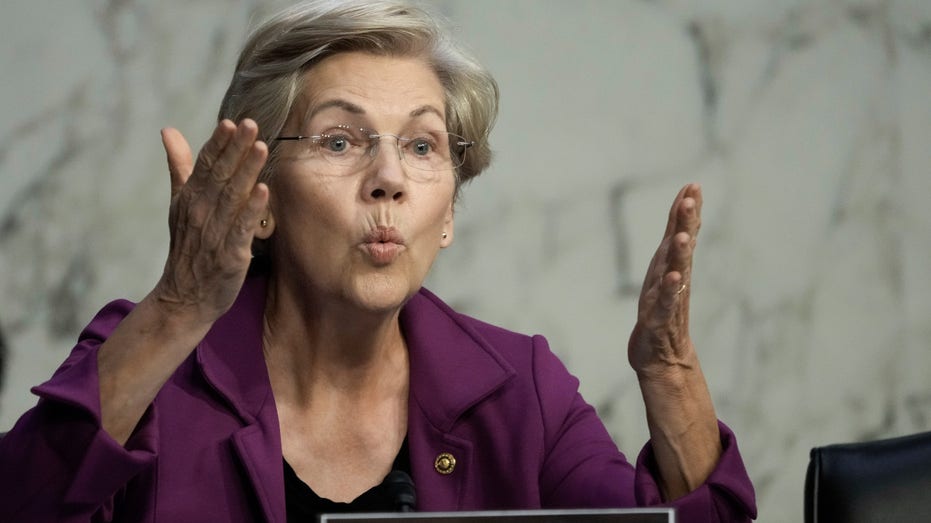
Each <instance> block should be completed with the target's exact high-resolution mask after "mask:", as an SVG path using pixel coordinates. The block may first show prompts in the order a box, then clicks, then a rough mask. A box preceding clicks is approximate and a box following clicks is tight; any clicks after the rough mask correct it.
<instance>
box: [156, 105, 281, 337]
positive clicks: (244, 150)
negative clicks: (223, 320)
mask: <svg viewBox="0 0 931 523" xmlns="http://www.w3.org/2000/svg"><path fill="white" fill-rule="evenodd" d="M257 136H258V126H257V125H256V123H255V122H254V121H252V120H249V119H246V120H243V121H242V122H241V123H240V124H239V125H238V126H237V125H235V124H233V122H231V121H229V120H223V121H222V122H220V123H219V124H218V125H217V127H216V129H215V130H214V132H213V136H211V137H210V139H209V140H208V141H207V143H206V144H205V145H204V147H203V148H202V149H201V151H200V153H199V154H198V155H197V163H194V162H193V161H192V157H191V148H190V146H189V145H188V143H187V141H186V140H185V139H184V136H182V135H181V133H180V132H178V131H177V130H175V129H171V128H168V129H164V130H163V131H162V143H163V144H164V146H165V152H166V153H167V155H168V170H169V173H170V174H171V206H170V208H169V215H168V226H169V229H170V233H171V244H170V248H169V254H168V261H167V262H166V263H165V270H164V272H163V274H162V277H161V279H160V280H159V282H158V284H157V285H156V287H155V289H154V291H153V294H152V295H153V297H155V299H156V302H157V303H158V304H159V305H160V306H161V307H162V308H163V309H164V310H166V311H168V312H169V313H182V314H183V315H184V316H185V317H186V318H188V320H190V321H201V322H206V323H212V322H213V321H215V320H216V319H217V318H219V317H220V316H221V315H222V314H223V313H225V312H226V311H227V310H228V309H229V308H230V307H231V306H232V304H233V301H234V300H235V299H236V296H237V295H238V294H239V290H240V288H241V287H242V283H243V281H244V280H245V276H246V271H247V270H248V268H249V263H250V261H251V258H252V252H251V246H252V239H253V237H254V236H255V233H256V231H257V228H258V227H259V220H260V219H261V216H262V215H263V213H265V209H266V206H267V205H268V194H269V193H268V187H267V186H266V185H265V184H263V183H256V180H257V178H258V175H259V173H260V172H261V170H262V167H263V166H264V165H265V161H266V159H267V157H268V147H267V146H266V145H265V143H263V142H261V141H257V139H256V138H257Z"/></svg>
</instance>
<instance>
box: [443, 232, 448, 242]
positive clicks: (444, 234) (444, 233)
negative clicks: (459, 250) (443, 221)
mask: <svg viewBox="0 0 931 523" xmlns="http://www.w3.org/2000/svg"><path fill="white" fill-rule="evenodd" d="M447 236H448V234H446V231H443V239H444V240H445V239H446V237H447Z"/></svg>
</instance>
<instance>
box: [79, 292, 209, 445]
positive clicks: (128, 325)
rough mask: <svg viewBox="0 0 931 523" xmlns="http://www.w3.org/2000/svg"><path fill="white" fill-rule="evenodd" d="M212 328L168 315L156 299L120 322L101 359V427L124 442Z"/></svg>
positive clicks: (191, 318)
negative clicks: (160, 391)
mask: <svg viewBox="0 0 931 523" xmlns="http://www.w3.org/2000/svg"><path fill="white" fill-rule="evenodd" d="M211 324H212V322H209V321H198V320H197V319H195V318H194V317H193V316H190V317H185V315H183V314H179V313H174V314H170V313H168V312H167V311H166V310H165V309H164V308H163V307H161V306H160V304H159V303H158V299H157V298H156V297H155V296H154V294H150V295H149V296H147V297H146V298H145V299H144V300H142V301H141V302H140V303H139V304H138V305H137V306H136V307H135V308H134V309H133V310H132V312H130V313H129V315H127V316H126V318H124V319H123V321H122V322H120V324H119V325H118V326H117V328H116V329H115V330H114V331H113V333H112V334H111V335H110V336H109V337H108V338H107V340H106V341H105V342H104V343H103V345H101V347H100V349H99V352H98V355H97V367H98V375H99V380H100V416H101V423H102V425H103V428H104V430H105V431H106V432H107V433H108V434H110V436H111V437H113V439H114V440H116V441H117V442H119V443H120V444H121V445H123V444H125V443H126V441H127V440H128V439H129V436H130V435H131V434H132V432H133V430H134V429H135V427H136V425H137V424H138V423H139V420H140V419H141V418H142V415H143V414H144V413H145V411H146V409H147V408H148V407H149V405H150V404H151V403H152V401H153V400H154V399H155V396H156V395H157V394H158V392H159V390H161V388H162V386H163V385H164V384H165V382H166V381H167V380H168V378H169V377H170V376H171V375H172V373H174V371H175V370H176V369H177V368H178V366H179V365H181V363H182V362H183V361H184V360H185V359H186V358H187V357H188V355H190V353H191V351H193V350H194V347H196V346H197V344H198V343H199V342H200V340H201V339H203V337H204V336H205V335H206V334H207V331H208V330H209V329H210V326H211Z"/></svg>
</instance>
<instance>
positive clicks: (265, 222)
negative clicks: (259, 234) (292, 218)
mask: <svg viewBox="0 0 931 523" xmlns="http://www.w3.org/2000/svg"><path fill="white" fill-rule="evenodd" d="M259 225H260V226H261V227H262V228H263V229H264V228H266V227H268V220H266V219H265V218H262V219H261V220H259Z"/></svg>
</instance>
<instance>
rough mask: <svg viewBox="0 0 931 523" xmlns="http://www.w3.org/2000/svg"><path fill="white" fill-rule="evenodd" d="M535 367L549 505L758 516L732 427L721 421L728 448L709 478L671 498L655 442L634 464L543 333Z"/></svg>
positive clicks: (697, 518)
mask: <svg viewBox="0 0 931 523" xmlns="http://www.w3.org/2000/svg"><path fill="white" fill-rule="evenodd" d="M533 344H534V363H533V372H534V380H535V382H536V389H537V397H538V399H539V401H540V411H541V413H542V416H543V430H544V449H545V450H544V457H543V467H542V472H541V476H540V493H541V496H542V497H543V499H542V502H543V505H544V506H546V507H553V508H578V507H592V508H608V507H631V506H641V507H643V506H672V507H675V508H676V517H677V521H681V522H683V523H691V522H695V523H698V522H702V523H706V522H716V521H719V522H731V521H749V520H750V519H752V518H755V517H756V502H755V497H754V491H753V485H752V483H751V481H750V478H749V476H748V475H747V471H746V468H745V467H744V464H743V460H742V458H741V457H740V451H739V450H738V448H737V441H736V438H735V437H734V434H733V432H732V431H731V430H730V429H729V428H727V427H726V426H725V425H724V424H723V423H720V422H719V427H720V432H721V443H722V446H723V454H722V456H721V459H720V461H719V462H718V464H717V467H716V468H715V469H714V471H713V472H712V473H711V475H710V476H709V477H708V479H707V480H706V481H705V483H704V484H703V485H701V486H700V487H698V488H697V489H695V490H694V491H692V492H690V493H689V494H686V495H685V496H683V497H681V498H679V499H677V500H674V501H672V502H671V503H665V502H664V500H663V499H662V496H661V493H660V489H659V487H658V484H657V481H656V478H657V477H658V476H659V473H658V468H657V466H656V462H655V459H654V457H653V450H652V447H651V445H650V444H649V442H648V443H647V444H646V445H645V447H644V448H643V450H642V451H641V453H640V455H639V457H638V459H637V462H636V466H634V465H632V464H631V463H630V462H628V461H627V459H626V458H625V457H624V455H623V454H622V453H621V452H620V451H619V450H618V448H617V446H616V445H615V443H614V442H613V440H612V439H611V436H610V435H609V434H608V431H607V429H606V428H605V426H604V424H603V423H602V422H601V420H600V419H599V418H598V415H597V413H596V412H595V409H594V408H593V407H592V406H591V405H589V404H588V403H586V402H585V400H584V399H583V398H582V396H581V395H580V394H579V391H578V384H579V382H578V379H576V378H575V377H574V376H572V375H571V374H570V373H569V372H568V370H566V368H565V366H564V365H563V364H562V362H561V361H560V360H559V359H558V358H557V357H556V355H554V354H553V353H552V352H551V351H550V349H549V347H548V344H547V342H546V340H545V339H544V338H543V337H542V336H535V337H534V338H533Z"/></svg>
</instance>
